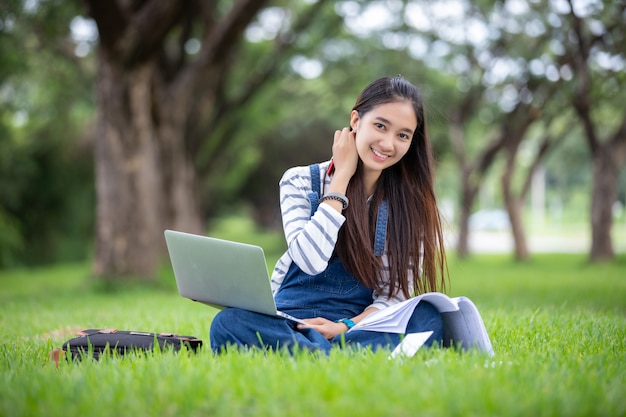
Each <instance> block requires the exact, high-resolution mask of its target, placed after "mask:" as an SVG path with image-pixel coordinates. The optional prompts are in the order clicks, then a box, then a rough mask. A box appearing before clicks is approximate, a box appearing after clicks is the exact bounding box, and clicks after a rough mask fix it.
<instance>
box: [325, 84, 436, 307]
mask: <svg viewBox="0 0 626 417" xmlns="http://www.w3.org/2000/svg"><path fill="white" fill-rule="evenodd" d="M398 101H400V102H401V101H406V102H410V103H411V105H412V106H413V110H414V111H415V117H416V119H417V127H416V129H415V131H414V133H413V138H412V140H411V144H410V146H409V150H408V151H407V153H406V154H405V155H404V156H403V157H402V159H401V160H400V161H398V162H397V163H396V164H394V165H393V166H390V167H388V168H386V169H384V170H383V171H382V173H381V176H380V178H379V180H378V182H377V185H376V190H375V192H374V195H373V196H372V197H371V200H370V202H369V203H368V201H367V200H368V197H369V196H367V195H366V190H365V185H364V183H363V175H362V173H363V166H362V162H361V161H359V165H358V167H357V171H356V173H355V175H354V176H353V177H352V179H351V180H350V183H349V185H348V189H347V191H346V194H347V196H348V198H349V200H350V205H349V206H348V208H347V209H346V211H345V213H344V214H345V216H346V222H345V224H344V226H343V227H342V228H341V230H340V232H339V237H338V242H337V254H338V256H339V258H340V259H341V261H342V263H343V264H344V265H345V267H346V268H347V269H348V271H350V272H351V273H352V274H353V275H354V276H355V277H356V278H357V279H358V280H359V281H361V282H362V283H363V284H364V285H366V286H367V287H368V288H372V289H374V290H375V291H377V292H379V293H380V292H381V291H382V289H383V288H382V282H381V278H382V277H381V273H382V272H381V271H382V259H381V258H380V257H377V256H375V254H374V249H373V244H374V238H375V229H376V214H377V211H378V207H379V205H380V203H381V201H382V200H383V199H386V200H387V204H388V207H389V220H388V223H387V255H388V259H389V277H390V286H389V291H388V293H387V294H386V295H387V296H388V297H392V296H394V295H397V294H398V293H400V292H401V293H402V294H404V296H405V297H409V296H411V295H413V294H410V293H409V292H410V291H409V288H410V283H409V271H410V270H411V269H412V270H413V271H414V272H415V273H414V274H413V289H414V292H416V293H418V294H419V293H423V292H428V291H442V290H444V289H445V280H446V266H445V265H446V261H445V249H444V246H443V231H442V225H441V218H440V215H439V210H438V208H437V202H436V198H435V191H434V184H433V183H434V162H433V154H432V149H431V145H430V141H429V139H428V134H427V130H426V120H425V117H424V107H423V103H422V98H421V94H420V92H419V90H418V89H417V87H415V86H414V85H413V84H411V83H410V82H408V81H407V80H406V79H404V78H403V77H401V76H397V77H393V78H389V77H384V78H380V79H378V80H375V81H373V82H372V83H370V84H369V85H368V86H367V87H365V89H364V90H363V91H362V92H361V94H360V95H359V97H358V98H357V100H356V103H355V105H354V108H353V110H356V111H357V112H358V113H359V117H362V116H363V115H364V114H365V113H367V112H369V111H371V110H372V109H373V108H375V107H377V106H379V105H381V104H386V103H392V102H398ZM421 254H423V258H422V259H423V261H422V263H421V266H422V269H423V274H422V276H418V267H419V265H420V258H421Z"/></svg>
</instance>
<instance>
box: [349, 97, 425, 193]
mask: <svg viewBox="0 0 626 417" xmlns="http://www.w3.org/2000/svg"><path fill="white" fill-rule="evenodd" d="M350 126H351V127H352V129H353V130H356V147H357V152H358V154H359V158H360V159H361V161H362V162H363V167H364V171H365V175H366V177H367V182H369V185H370V186H371V185H373V184H372V181H374V182H375V181H376V180H377V179H378V177H379V176H380V173H381V172H382V170H383V169H385V168H388V167H390V166H392V165H394V164H396V163H397V162H398V161H400V160H401V159H402V157H403V156H404V155H405V154H406V153H407V151H408V150H409V147H410V146H411V140H412V139H413V133H414V131H415V129H416V128H417V118H416V116H415V110H414V109H413V106H412V104H411V102H410V101H406V100H401V101H393V102H390V103H385V104H381V105H378V106H376V107H374V108H372V109H371V110H370V111H368V112H367V113H365V114H363V115H362V116H359V113H358V112H357V111H356V110H353V111H352V114H351V117H350Z"/></svg>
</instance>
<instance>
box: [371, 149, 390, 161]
mask: <svg viewBox="0 0 626 417" xmlns="http://www.w3.org/2000/svg"><path fill="white" fill-rule="evenodd" d="M372 152H374V155H376V156H377V157H379V158H383V159H387V155H383V154H382V153H380V152H378V151H377V150H376V149H374V148H372Z"/></svg>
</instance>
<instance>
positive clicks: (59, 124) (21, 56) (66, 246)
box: [0, 1, 94, 268]
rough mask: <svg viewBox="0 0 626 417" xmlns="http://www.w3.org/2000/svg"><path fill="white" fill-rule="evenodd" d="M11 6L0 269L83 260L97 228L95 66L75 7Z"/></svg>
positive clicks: (3, 103)
mask: <svg viewBox="0 0 626 417" xmlns="http://www.w3.org/2000/svg"><path fill="white" fill-rule="evenodd" d="M31 6H32V8H29V9H27V8H26V6H25V4H24V3H23V2H18V1H15V2H11V3H10V7H8V8H7V9H3V13H2V15H1V16H0V50H1V51H7V54H6V55H5V54H3V56H7V57H8V59H7V60H4V59H3V60H2V64H1V65H0V231H1V232H0V268H2V267H8V266H15V265H23V264H26V265H33V264H41V263H48V262H52V261H58V260H65V261H67V260H76V259H84V258H85V257H86V256H87V254H88V252H87V250H86V248H88V247H89V246H90V243H89V242H90V238H91V231H92V229H93V226H92V225H93V217H94V203H93V188H94V186H93V173H92V172H93V164H92V162H91V148H90V144H89V143H88V139H87V138H86V135H85V134H84V129H85V125H86V124H87V123H88V122H89V121H90V120H89V117H90V114H91V112H92V111H93V102H92V98H91V82H92V80H93V76H92V75H93V72H92V69H91V68H90V66H89V65H90V61H89V60H83V61H80V60H79V59H78V58H77V57H76V56H75V55H74V53H73V51H72V49H71V48H72V45H73V44H72V43H70V42H68V41H67V37H69V22H70V20H71V18H73V17H74V16H76V15H77V14H78V10H77V8H76V6H75V5H72V4H69V5H67V4H64V5H60V2H52V1H50V2H37V3H36V4H32V5H31Z"/></svg>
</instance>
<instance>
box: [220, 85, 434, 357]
mask: <svg viewBox="0 0 626 417" xmlns="http://www.w3.org/2000/svg"><path fill="white" fill-rule="evenodd" d="M332 152H333V154H332V160H331V161H327V162H324V163H321V164H315V165H312V166H311V167H295V168H291V169H289V170H288V171H287V172H286V173H285V174H284V176H283V178H282V180H281V182H280V195H281V197H280V198H281V199H280V205H281V212H282V217H283V227H284V232H285V237H286V239H287V243H288V249H287V252H286V253H285V254H284V255H283V256H282V257H281V258H280V259H279V261H278V263H277V264H276V267H275V269H274V272H273V274H272V289H273V292H274V298H275V300H276V305H277V308H278V309H279V310H280V311H283V312H285V313H288V314H290V315H292V316H294V317H297V318H300V319H304V321H305V322H306V323H307V324H306V325H304V324H298V323H295V322H293V321H290V320H287V319H284V318H281V317H273V316H268V315H263V314H258V313H254V312H250V311H246V310H241V309H236V308H229V309H225V310H222V311H221V312H220V313H218V314H217V316H216V317H215V318H214V320H213V323H212V325H211V335H210V340H211V347H212V349H213V350H214V351H216V352H221V351H223V350H225V349H227V348H228V347H229V346H239V347H261V348H269V349H281V348H287V349H289V350H290V351H291V350H292V349H293V348H294V347H295V346H298V348H300V349H305V350H306V349H308V350H322V351H325V352H328V351H329V350H330V349H331V348H332V347H333V346H335V345H340V346H351V345H352V346H361V347H371V348H372V349H374V350H375V349H377V348H380V347H385V348H394V347H395V346H396V345H397V344H398V343H399V342H400V341H401V337H402V335H401V334H394V333H380V332H373V331H363V330H357V329H354V331H351V332H347V331H348V330H349V329H350V328H352V327H353V326H354V325H355V324H356V323H359V322H360V321H361V320H363V319H364V318H365V317H367V316H368V315H370V314H372V313H373V312H375V311H377V310H380V309H383V308H386V307H389V306H391V305H394V304H396V303H399V302H401V301H404V300H406V299H408V298H409V297H411V296H413V295H415V294H420V293H423V292H428V291H441V290H442V289H443V288H444V287H445V285H444V284H445V253H444V248H443V236H442V228H441V221H440V217H439V212H438V209H437V205H436V200H435V193H434V187H433V158H432V151H431V148H430V143H429V140H428V135H427V132H426V121H425V120H424V109H423V104H422V100H421V97H420V93H419V91H418V89H417V88H416V87H415V86H414V85H412V84H411V83H409V82H408V81H407V80H405V79H404V78H402V77H400V76H398V77H394V78H387V77H385V78H381V79H378V80H375V81H373V82H372V83H371V84H369V85H368V86H367V87H366V88H365V89H364V90H363V91H362V92H361V94H360V96H359V97H358V99H357V101H356V104H355V106H354V109H353V110H352V112H351V114H350V127H349V128H348V127H346V128H344V129H342V130H340V131H336V132H335V137H334V143H333V147H332ZM422 331H433V334H432V335H431V336H430V338H429V340H428V341H427V342H426V343H427V344H429V345H438V344H441V342H442V337H443V325H442V318H441V315H440V314H439V312H438V311H437V310H436V309H435V308H434V307H433V306H432V305H431V304H429V303H427V302H420V303H419V304H418V305H417V307H416V308H415V310H414V311H413V313H412V316H411V319H410V320H409V323H408V326H407V330H406V334H408V333H416V332H422Z"/></svg>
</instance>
